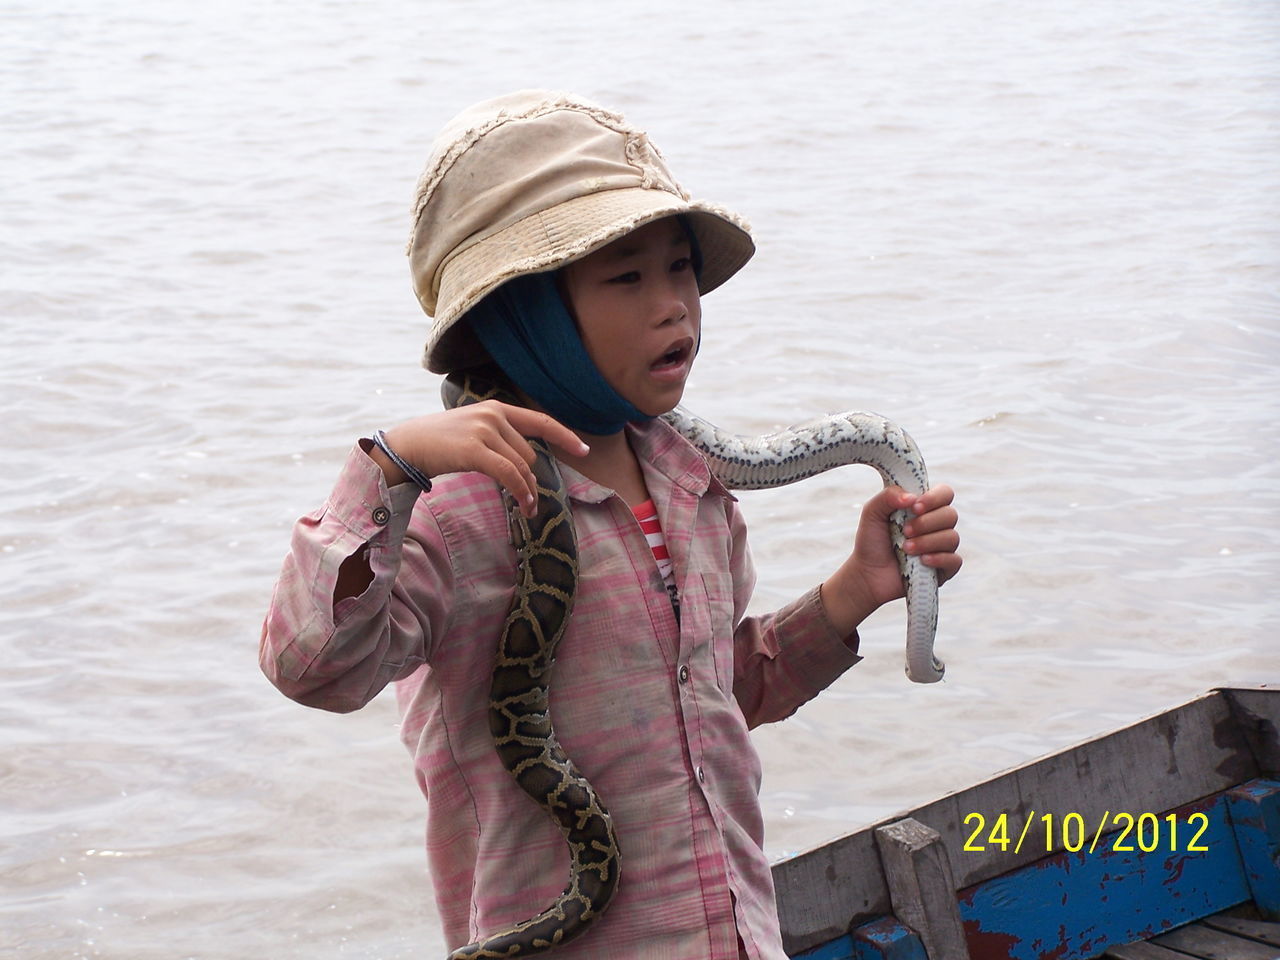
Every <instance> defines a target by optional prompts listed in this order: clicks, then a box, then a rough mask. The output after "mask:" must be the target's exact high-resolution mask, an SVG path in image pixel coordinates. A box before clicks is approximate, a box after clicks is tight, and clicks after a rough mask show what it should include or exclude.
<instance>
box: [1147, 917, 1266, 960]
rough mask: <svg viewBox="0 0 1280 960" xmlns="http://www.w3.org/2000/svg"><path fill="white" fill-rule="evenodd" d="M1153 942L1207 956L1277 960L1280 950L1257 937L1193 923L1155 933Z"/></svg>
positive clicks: (1227, 959) (1207, 959) (1229, 959)
mask: <svg viewBox="0 0 1280 960" xmlns="http://www.w3.org/2000/svg"><path fill="white" fill-rule="evenodd" d="M1151 942H1152V943H1154V944H1156V945H1157V946H1161V947H1169V948H1170V949H1171V950H1181V951H1182V952H1183V953H1189V954H1191V955H1192V956H1194V957H1203V958H1204V960H1276V958H1277V956H1280V954H1277V953H1276V950H1275V948H1274V947H1268V946H1267V945H1266V944H1264V943H1258V941H1256V940H1246V939H1245V938H1244V937H1237V936H1235V935H1234V934H1230V933H1225V932H1223V931H1222V930H1213V929H1211V928H1209V927H1206V926H1204V925H1203V924H1200V923H1193V924H1191V925H1189V926H1186V927H1179V928H1178V929H1177V930H1170V931H1169V932H1168V933H1166V934H1162V935H1161V936H1158V937H1152V938H1151Z"/></svg>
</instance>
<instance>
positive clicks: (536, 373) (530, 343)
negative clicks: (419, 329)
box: [467, 216, 702, 436]
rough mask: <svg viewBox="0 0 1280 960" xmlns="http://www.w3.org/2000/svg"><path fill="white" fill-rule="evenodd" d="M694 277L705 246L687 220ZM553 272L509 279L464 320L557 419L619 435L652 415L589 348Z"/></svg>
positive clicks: (574, 426) (499, 362)
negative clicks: (619, 387)
mask: <svg viewBox="0 0 1280 960" xmlns="http://www.w3.org/2000/svg"><path fill="white" fill-rule="evenodd" d="M678 219H679V220H680V225H681V226H682V227H684V232H685V233H686V234H687V235H688V237H689V245H690V251H691V255H690V259H691V260H692V261H693V270H694V275H695V276H700V275H701V273H702V251H701V249H700V248H699V247H698V239H697V237H696V236H695V235H694V233H693V229H692V228H691V227H690V226H689V223H688V222H687V220H686V219H685V218H684V217H683V216H682V217H679V218H678ZM555 276H556V275H555V273H554V272H551V273H530V274H525V275H524V276H520V277H514V278H513V279H511V280H508V281H507V282H506V283H504V284H503V285H502V286H500V287H498V288H497V289H496V290H494V291H492V292H491V293H489V294H488V295H487V296H486V297H485V298H484V299H483V300H481V301H480V302H479V303H478V304H476V305H475V306H474V307H472V308H471V309H470V310H468V311H467V322H468V323H470V324H471V329H472V330H473V331H474V332H475V335H476V338H477V339H479V341H480V343H481V344H482V345H483V346H484V348H485V350H487V351H488V353H489V356H490V357H491V358H493V361H494V362H495V363H496V364H497V365H498V366H499V367H501V368H502V372H503V373H505V374H506V375H507V376H508V377H509V378H510V380H511V382H512V383H514V384H515V385H516V386H517V387H519V388H520V389H521V390H523V391H524V392H525V393H527V394H528V395H529V396H530V397H532V398H533V400H534V402H536V403H537V404H538V406H540V407H542V409H544V410H546V411H547V413H549V414H551V416H553V417H555V418H556V419H557V420H559V421H560V422H561V423H563V424H565V425H566V426H568V427H570V428H572V429H574V430H581V431H582V432H583V433H590V434H595V435H597V436H603V435H607V434H612V433H617V432H618V431H619V430H621V429H622V428H623V427H624V426H626V424H627V423H628V422H631V421H642V420H652V419H653V417H652V416H650V415H649V414H647V413H645V412H644V411H642V410H638V409H637V408H636V407H635V406H633V405H632V404H631V402H630V401H629V400H627V399H626V398H625V397H623V396H622V395H621V394H619V393H618V391H616V390H614V389H613V387H611V386H610V385H609V382H608V381H607V380H605V378H604V375H603V374H601V373H600V370H599V369H598V368H597V367H596V365H595V362H594V361H593V360H592V359H591V355H590V354H588V353H587V348H586V346H584V345H583V343H582V337H581V335H580V334H579V333H578V328H577V325H576V324H575V323H574V321H573V317H572V316H571V315H570V314H569V309H568V307H567V306H566V305H565V302H564V298H563V297H562V296H561V295H560V289H559V287H558V286H557V285H556V279H555Z"/></svg>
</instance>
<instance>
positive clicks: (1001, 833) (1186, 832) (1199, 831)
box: [963, 810, 1209, 853]
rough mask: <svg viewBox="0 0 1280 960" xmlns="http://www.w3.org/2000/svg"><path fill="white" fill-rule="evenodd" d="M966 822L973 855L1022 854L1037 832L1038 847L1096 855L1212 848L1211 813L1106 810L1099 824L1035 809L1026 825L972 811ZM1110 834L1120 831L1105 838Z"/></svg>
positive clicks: (966, 846) (967, 842) (968, 848)
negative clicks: (1208, 837)
mask: <svg viewBox="0 0 1280 960" xmlns="http://www.w3.org/2000/svg"><path fill="white" fill-rule="evenodd" d="M964 826H965V829H966V830H967V831H969V833H968V837H967V839H966V840H965V842H964V848H963V849H964V850H966V851H968V852H971V853H980V852H984V851H986V850H999V851H1001V852H1002V853H1009V852H1010V848H1012V852H1013V853H1020V852H1021V851H1022V845H1023V843H1024V842H1026V840H1027V837H1028V834H1031V838H1032V843H1034V844H1035V849H1036V850H1040V849H1041V846H1040V844H1041V843H1043V845H1044V846H1043V850H1044V852H1045V853H1052V852H1053V851H1054V850H1057V849H1064V850H1067V851H1069V852H1071V853H1078V852H1079V851H1081V850H1084V849H1085V848H1086V847H1087V848H1088V852H1089V853H1094V852H1096V851H1097V850H1098V848H1099V846H1101V847H1102V849H1103V851H1104V852H1106V851H1108V850H1110V851H1113V852H1115V853H1134V852H1138V851H1140V852H1142V853H1154V852H1156V851H1157V850H1166V851H1168V852H1169V853H1179V852H1182V853H1201V852H1207V851H1208V849H1209V848H1208V847H1207V846H1205V845H1204V844H1202V843H1201V842H1200V841H1201V839H1202V838H1203V837H1204V833H1205V831H1206V830H1208V829H1209V816H1208V814H1205V813H1200V812H1196V813H1192V814H1190V815H1189V816H1187V817H1184V818H1180V817H1179V816H1178V815H1177V814H1176V813H1166V814H1155V813H1136V814H1135V813H1127V812H1125V811H1123V810H1122V811H1120V812H1118V813H1113V812H1112V811H1110V810H1106V811H1103V814H1102V816H1101V817H1100V818H1099V819H1098V822H1097V824H1096V825H1093V824H1090V823H1088V822H1087V821H1086V820H1085V818H1084V817H1083V816H1082V815H1081V814H1079V813H1065V814H1061V815H1057V814H1052V813H1041V814H1037V813H1036V812H1035V811H1034V810H1032V811H1031V812H1030V813H1029V814H1027V817H1026V819H1025V820H1023V821H1022V823H1021V827H1020V828H1019V825H1018V824H1017V823H1016V822H1014V821H1012V820H1011V819H1010V816H1009V814H1007V813H1001V814H997V815H996V816H994V817H990V818H988V817H987V816H985V815H983V814H981V813H970V814H966V815H965V818H964ZM1109 832H1114V834H1115V835H1114V836H1110V835H1108V836H1106V837H1104V836H1103V834H1108V833H1109ZM1029 849H1030V848H1029Z"/></svg>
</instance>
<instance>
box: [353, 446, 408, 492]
mask: <svg viewBox="0 0 1280 960" xmlns="http://www.w3.org/2000/svg"><path fill="white" fill-rule="evenodd" d="M360 446H362V447H363V446H365V444H364V443H361V444H360ZM365 453H366V454H367V455H368V457H369V459H370V460H372V461H373V462H374V463H376V464H377V465H378V469H379V470H381V471H382V476H383V477H384V478H385V479H386V481H387V486H388V487H396V486H399V485H400V484H402V483H408V482H409V477H408V475H407V474H406V473H405V472H404V471H403V470H401V469H400V468H399V467H397V466H396V465H395V463H393V462H392V460H391V458H390V457H388V456H387V455H386V454H385V453H383V452H382V450H381V449H380V448H379V447H378V445H377V444H376V443H369V444H368V449H366V450H365Z"/></svg>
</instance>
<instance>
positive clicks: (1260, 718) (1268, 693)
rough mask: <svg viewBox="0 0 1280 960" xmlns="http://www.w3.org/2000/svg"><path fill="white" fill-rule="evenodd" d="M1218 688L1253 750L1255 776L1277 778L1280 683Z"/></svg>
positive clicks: (1279, 766)
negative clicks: (1277, 694)
mask: <svg viewBox="0 0 1280 960" xmlns="http://www.w3.org/2000/svg"><path fill="white" fill-rule="evenodd" d="M1220 689H1221V691H1222V693H1223V695H1224V696H1226V698H1227V703H1228V704H1229V705H1230V707H1231V714H1232V716H1234V717H1235V720H1236V725H1237V726H1239V727H1240V730H1241V732H1242V733H1243V735H1244V738H1245V741H1246V742H1247V743H1248V744H1249V749H1250V750H1252V751H1253V757H1254V762H1255V763H1257V765H1258V771H1259V772H1258V775H1259V776H1263V777H1280V697H1278V696H1276V693H1277V692H1280V684H1276V683H1256V684H1251V685H1249V686H1231V687H1221V688H1220Z"/></svg>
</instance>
